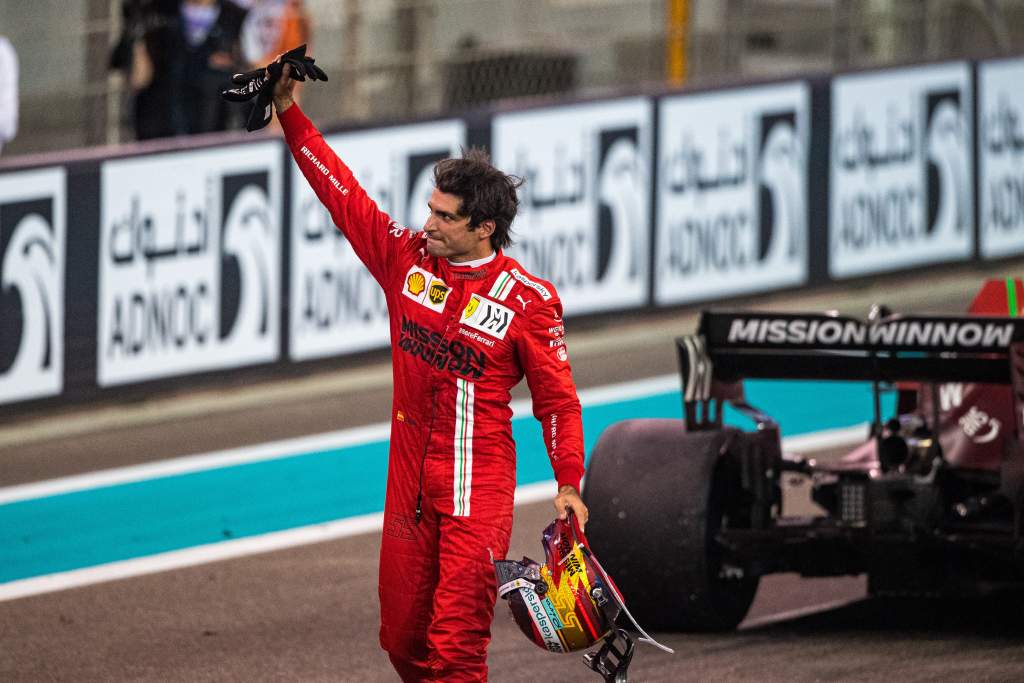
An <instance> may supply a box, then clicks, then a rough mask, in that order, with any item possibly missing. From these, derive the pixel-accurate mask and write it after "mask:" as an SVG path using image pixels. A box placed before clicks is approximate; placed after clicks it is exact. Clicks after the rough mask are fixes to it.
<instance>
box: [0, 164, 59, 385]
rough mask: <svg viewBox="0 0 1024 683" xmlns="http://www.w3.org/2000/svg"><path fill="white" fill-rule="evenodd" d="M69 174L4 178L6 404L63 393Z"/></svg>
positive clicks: (0, 308)
mask: <svg viewBox="0 0 1024 683" xmlns="http://www.w3.org/2000/svg"><path fill="white" fill-rule="evenodd" d="M66 196H67V184H66V176H65V172H64V169H63V168H53V169H43V170H39V171H22V172H18V173H7V174H4V175H0V326H2V327H3V331H2V333H0V403H7V402H11V401H20V400H26V399H31V398H41V397H44V396H55V395H57V394H60V393H61V391H62V390H63V387H64V278H65V253H66V245H67V224H66V217H65V207H66V205H67V201H66Z"/></svg>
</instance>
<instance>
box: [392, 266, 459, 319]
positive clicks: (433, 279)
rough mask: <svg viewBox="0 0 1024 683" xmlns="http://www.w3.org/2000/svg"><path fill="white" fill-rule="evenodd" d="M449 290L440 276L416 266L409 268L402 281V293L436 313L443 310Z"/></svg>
mask: <svg viewBox="0 0 1024 683" xmlns="http://www.w3.org/2000/svg"><path fill="white" fill-rule="evenodd" d="M449 292H451V287H449V286H448V285H446V284H445V283H444V281H443V280H442V279H441V278H439V277H437V276H435V275H434V274H433V273H431V272H430V271H428V270H423V269H422V268H417V267H416V266H413V267H412V268H410V269H409V272H408V273H406V274H405V280H404V281H403V282H402V294H404V295H405V296H407V297H409V298H410V299H412V300H413V301H415V302H417V303H419V304H423V305H424V306H426V307H427V308H429V309H430V310H432V311H434V312H436V313H440V312H441V311H443V310H444V304H445V302H446V301H447V300H448V293H449Z"/></svg>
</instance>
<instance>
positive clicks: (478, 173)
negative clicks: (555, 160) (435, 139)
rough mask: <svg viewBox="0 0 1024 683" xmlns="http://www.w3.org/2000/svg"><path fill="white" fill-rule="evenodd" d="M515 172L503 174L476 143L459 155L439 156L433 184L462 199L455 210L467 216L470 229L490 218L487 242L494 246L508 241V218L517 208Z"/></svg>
mask: <svg viewBox="0 0 1024 683" xmlns="http://www.w3.org/2000/svg"><path fill="white" fill-rule="evenodd" d="M522 184H523V179H522V178H519V177H517V176H512V175H505V174H504V173H502V172H501V171H499V170H498V169H496V168H495V167H494V166H492V165H491V158H490V156H488V154H487V152H485V151H484V150H482V149H480V148H479V147H472V148H470V149H468V150H463V152H462V158H461V159H455V158H452V159H442V160H441V161H439V162H437V164H436V165H435V166H434V185H435V186H436V187H437V189H438V190H440V191H441V192H445V193H447V194H452V195H455V196H456V197H458V198H459V199H461V200H462V206H461V207H460V210H459V213H460V214H462V215H463V216H468V217H469V227H470V229H472V228H475V227H477V226H478V225H480V224H481V223H482V222H484V221H486V220H488V219H490V220H493V221H494V232H493V233H491V246H492V247H494V249H495V250H498V249H502V248H504V247H507V246H509V245H510V244H512V235H511V228H512V221H513V219H515V217H516V211H517V210H518V209H519V197H518V196H517V195H516V188H518V187H519V186H520V185H522Z"/></svg>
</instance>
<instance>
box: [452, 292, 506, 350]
mask: <svg viewBox="0 0 1024 683" xmlns="http://www.w3.org/2000/svg"><path fill="white" fill-rule="evenodd" d="M515 317H516V314H515V312H514V311H512V310H511V309H509V308H506V307H504V306H502V305H501V304H499V303H497V302H496V301H491V300H490V299H485V298H484V297H482V296H480V295H479V294H474V295H472V296H471V297H470V299H469V303H468V304H466V308H465V309H464V310H463V311H462V318H461V319H460V320H459V322H460V323H462V324H463V325H466V326H467V327H472V328H473V329H475V330H479V331H481V332H483V333H484V334H486V335H489V336H491V337H494V338H495V339H504V338H505V334H506V333H507V332H508V328H509V327H511V326H512V319H513V318H515Z"/></svg>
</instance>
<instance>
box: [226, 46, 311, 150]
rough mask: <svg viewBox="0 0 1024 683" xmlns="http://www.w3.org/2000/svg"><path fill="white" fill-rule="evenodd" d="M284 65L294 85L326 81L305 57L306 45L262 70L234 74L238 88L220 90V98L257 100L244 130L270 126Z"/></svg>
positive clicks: (234, 100) (238, 100)
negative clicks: (288, 69) (272, 105)
mask: <svg viewBox="0 0 1024 683" xmlns="http://www.w3.org/2000/svg"><path fill="white" fill-rule="evenodd" d="M285 64H288V65H289V66H291V78H294V79H295V80H297V81H305V80H306V78H307V77H308V78H309V79H310V80H311V81H326V80H327V74H325V73H324V71H323V69H321V68H320V67H318V66H317V65H316V64H315V63H314V59H313V58H312V57H307V56H306V46H305V44H303V45H300V46H298V47H296V48H293V49H291V50H288V52H285V53H284V54H283V55H281V56H280V57H278V58H277V59H276V60H274V61H273V62H271V63H270V64H268V65H267V66H266V67H265V68H262V69H255V70H253V71H247V72H246V73H243V74H235V75H234V76H232V77H231V82H232V83H233V84H235V85H236V86H238V87H237V88H230V89H228V90H222V91H221V93H220V95H221V97H223V98H224V99H226V100H227V101H229V102H248V101H249V100H251V99H253V98H256V101H255V102H253V105H252V109H250V110H249V118H248V120H247V121H246V124H245V129H246V130H248V131H254V130H259V129H260V128H263V127H264V126H266V125H267V124H268V123H270V118H271V116H272V114H273V110H272V107H271V101H272V100H273V98H274V86H275V85H276V84H277V82H278V81H279V80H280V79H281V73H282V71H283V70H284V65H285Z"/></svg>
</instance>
